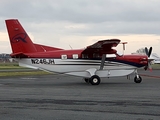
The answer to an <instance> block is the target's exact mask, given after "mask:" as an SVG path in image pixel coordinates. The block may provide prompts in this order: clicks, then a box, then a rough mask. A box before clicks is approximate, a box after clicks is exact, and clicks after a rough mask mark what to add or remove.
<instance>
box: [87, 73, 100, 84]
mask: <svg viewBox="0 0 160 120" xmlns="http://www.w3.org/2000/svg"><path fill="white" fill-rule="evenodd" d="M89 82H90V83H91V84H92V85H99V84H100V82H101V79H100V77H99V76H97V75H93V76H92V77H91V78H90V79H89Z"/></svg>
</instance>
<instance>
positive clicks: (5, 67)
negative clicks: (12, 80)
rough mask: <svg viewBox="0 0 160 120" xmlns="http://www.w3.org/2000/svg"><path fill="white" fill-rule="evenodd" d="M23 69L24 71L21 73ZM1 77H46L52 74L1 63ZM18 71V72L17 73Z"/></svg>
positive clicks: (14, 64) (15, 64)
mask: <svg viewBox="0 0 160 120" xmlns="http://www.w3.org/2000/svg"><path fill="white" fill-rule="evenodd" d="M22 69H23V71H21V70H22ZM0 70H1V72H0V77H2V76H27V75H45V74H50V73H48V72H45V71H41V70H33V71H32V70H31V71H30V68H25V67H20V66H19V65H18V63H0ZM3 70H15V71H7V72H4V71H3ZM16 70H18V71H16Z"/></svg>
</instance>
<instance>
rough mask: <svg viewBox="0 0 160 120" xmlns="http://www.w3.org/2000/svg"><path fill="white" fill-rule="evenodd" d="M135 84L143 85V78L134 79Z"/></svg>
mask: <svg viewBox="0 0 160 120" xmlns="http://www.w3.org/2000/svg"><path fill="white" fill-rule="evenodd" d="M134 82H135V83H141V82H142V78H141V76H139V78H138V77H137V76H135V77H134Z"/></svg>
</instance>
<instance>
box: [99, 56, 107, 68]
mask: <svg viewBox="0 0 160 120" xmlns="http://www.w3.org/2000/svg"><path fill="white" fill-rule="evenodd" d="M105 60H106V54H103V55H102V60H101V65H100V70H103V67H104V63H105Z"/></svg>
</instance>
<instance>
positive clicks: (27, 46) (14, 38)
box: [5, 19, 37, 53]
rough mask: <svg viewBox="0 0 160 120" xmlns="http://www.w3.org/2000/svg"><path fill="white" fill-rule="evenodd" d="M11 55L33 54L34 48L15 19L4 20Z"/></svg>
mask: <svg viewBox="0 0 160 120" xmlns="http://www.w3.org/2000/svg"><path fill="white" fill-rule="evenodd" d="M5 22H6V26H7V30H8V35H9V39H10V44H11V47H12V52H13V53H33V52H36V51H37V50H36V47H35V46H34V44H33V42H32V41H31V39H30V38H29V36H28V35H27V33H26V31H25V30H24V29H23V27H22V26H21V24H20V23H19V21H18V20H17V19H9V20H5Z"/></svg>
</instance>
